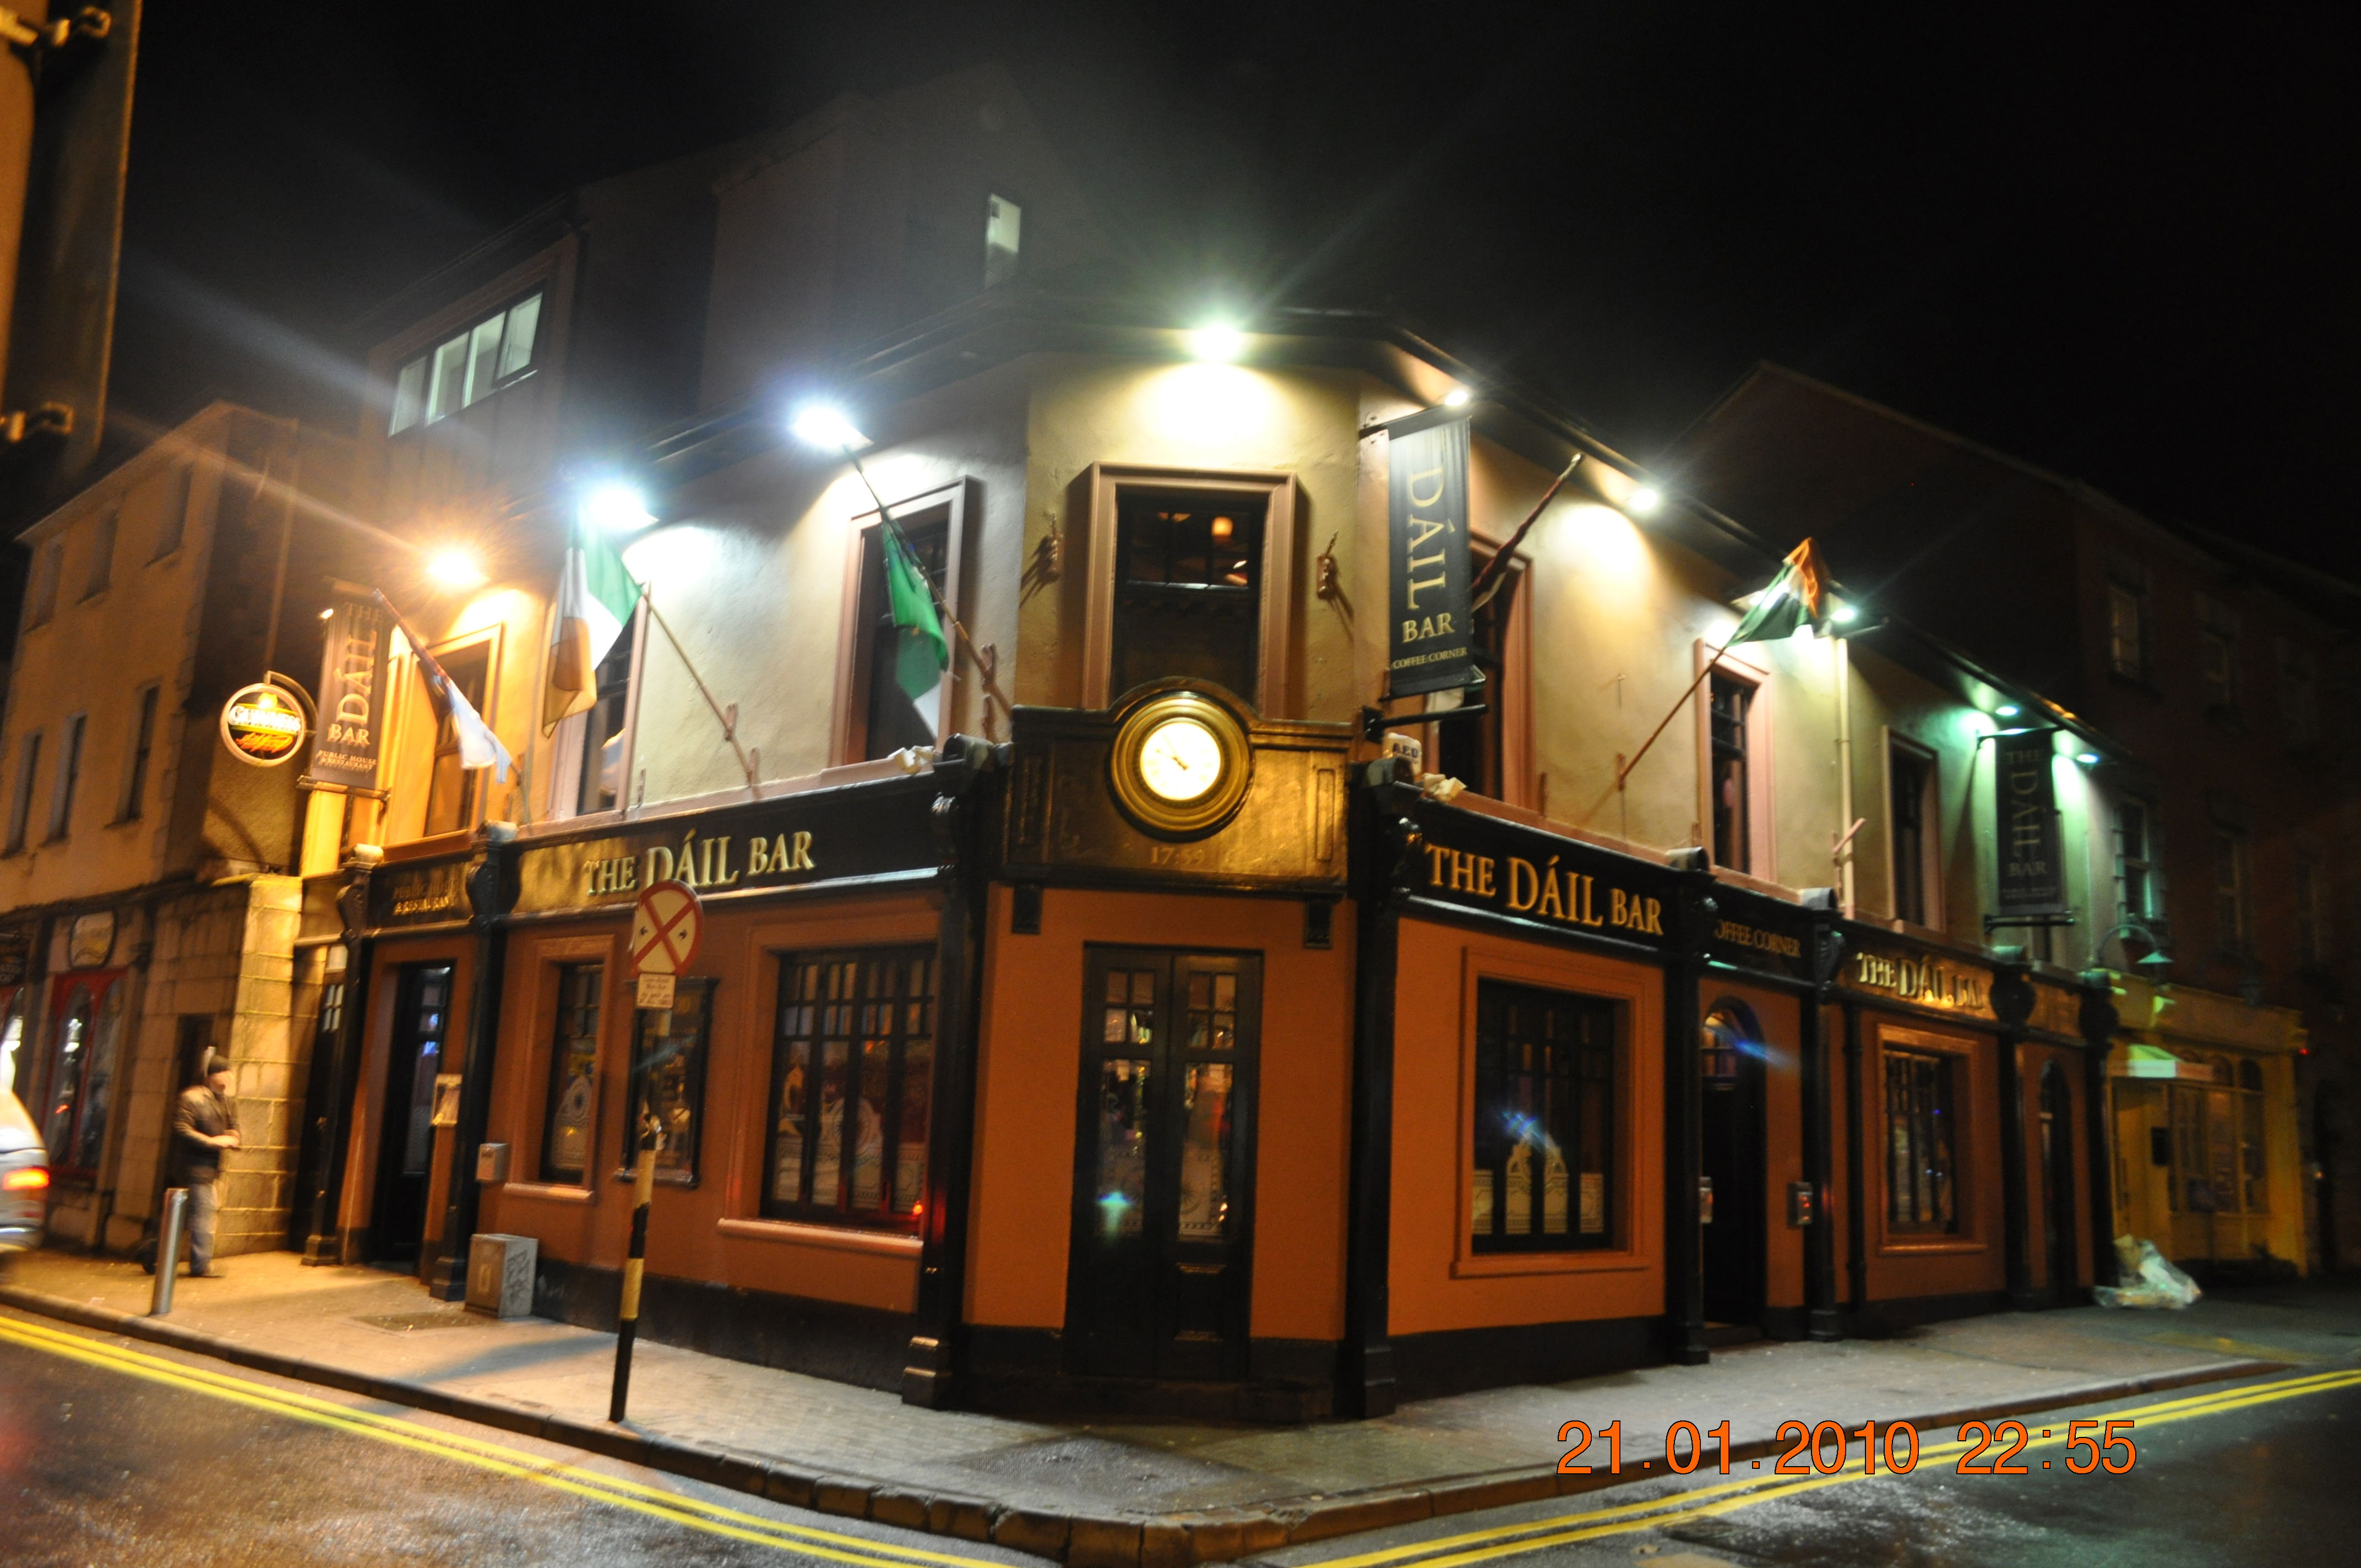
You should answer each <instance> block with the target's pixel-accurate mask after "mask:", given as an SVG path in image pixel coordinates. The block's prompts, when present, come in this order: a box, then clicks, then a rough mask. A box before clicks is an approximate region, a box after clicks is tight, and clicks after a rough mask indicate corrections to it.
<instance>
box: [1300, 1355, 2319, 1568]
mask: <svg viewBox="0 0 2361 1568" xmlns="http://www.w3.org/2000/svg"><path fill="white" fill-rule="evenodd" d="M2127 1415H2128V1416H2131V1417H2133V1418H2134V1425H2133V1427H2132V1428H2131V1429H2130V1431H2129V1435H2130V1437H2131V1440H2132V1442H2133V1443H2134V1444H2135V1445H2136V1458H2133V1459H2132V1460H2131V1461H2130V1464H2129V1466H2128V1469H2127V1470H2125V1473H2124V1474H2121V1475H2110V1474H2108V1473H2107V1472H2106V1471H2105V1470H2104V1469H2094V1470H2093V1471H2092V1473H2091V1474H2088V1475H2077V1474H2075V1473H2074V1472H2073V1471H2071V1470H2070V1469H2069V1468H2067V1458H2068V1456H2067V1451H2066V1449H2065V1447H2064V1443H2065V1440H2066V1438H2067V1437H2068V1435H2069V1433H2070V1430H2071V1429H2070V1427H2069V1425H2068V1423H2069V1422H2072V1421H2077V1420H2097V1421H2100V1422H2104V1421H2106V1420H2109V1419H2114V1420H2122V1419H2124V1418H2125V1416H2127ZM2022 1420H2024V1421H2025V1423H2026V1426H2027V1427H2028V1428H2029V1429H2030V1431H2028V1433H2027V1442H2026V1446H2025V1448H2024V1450H2023V1451H2022V1452H2021V1453H2016V1454H2015V1458H2014V1463H2016V1464H2023V1465H2024V1466H2025V1467H2026V1475H2022V1476H2017V1475H1960V1474H1959V1473H1958V1468H1957V1467H1958V1465H1959V1464H1960V1460H1961V1458H1962V1457H1969V1458H1970V1459H1971V1462H1972V1463H1974V1464H1980V1465H1982V1464H1993V1463H1994V1455H1995V1453H1996V1450H1995V1449H1993V1448H1986V1449H1985V1450H1984V1451H1983V1452H1982V1453H1981V1454H1974V1455H1963V1454H1962V1453H1960V1451H1959V1450H1960V1445H1959V1444H1958V1443H1957V1442H1956V1441H1955V1439H1956V1437H1957V1431H1956V1429H1951V1430H1946V1431H1930V1432H1928V1433H1927V1436H1926V1443H1927V1452H1926V1455H1925V1457H1924V1458H1923V1460H1922V1461H1921V1462H1920V1463H1919V1464H1918V1465H1917V1467H1916V1468H1915V1469H1913V1470H1912V1471H1911V1472H1910V1473H1909V1474H1908V1475H1890V1474H1886V1473H1883V1466H1882V1465H1881V1474H1879V1475H1876V1476H1874V1477H1870V1476H1866V1475H1862V1474H1861V1464H1860V1459H1859V1455H1860V1440H1859V1439H1858V1438H1857V1437H1856V1438H1854V1439H1852V1440H1851V1444H1850V1447H1851V1459H1852V1463H1851V1464H1850V1467H1849V1468H1848V1469H1847V1470H1846V1471H1845V1472H1843V1473H1842V1474H1840V1475H1817V1474H1814V1475H1805V1476H1794V1477H1785V1478H1782V1477H1777V1476H1775V1475H1773V1476H1770V1477H1767V1478H1766V1477H1765V1476H1763V1475H1758V1474H1757V1473H1756V1472H1755V1471H1753V1470H1752V1468H1751V1464H1752V1462H1751V1461H1748V1460H1744V1459H1741V1460H1738V1461H1736V1462H1735V1463H1734V1464H1733V1465H1732V1467H1731V1474H1730V1477H1728V1478H1727V1479H1725V1478H1724V1477H1723V1476H1721V1475H1719V1474H1718V1473H1717V1466H1716V1463H1715V1455H1714V1453H1713V1451H1712V1449H1711V1447H1710V1445H1708V1451H1707V1457H1706V1459H1705V1461H1704V1463H1703V1464H1699V1465H1698V1466H1697V1473H1696V1474H1695V1475H1691V1476H1689V1477H1687V1478H1686V1480H1685V1481H1682V1482H1679V1483H1677V1484H1667V1483H1666V1482H1665V1481H1663V1480H1656V1481H1643V1482H1641V1483H1639V1484H1637V1485H1625V1486H1618V1487H1615V1488H1612V1489H1610V1490H1607V1491H1600V1492H1593V1493H1588V1494H1586V1495H1582V1496H1577V1497H1561V1498H1559V1499H1557V1500H1556V1501H1554V1502H1549V1503H1534V1504H1526V1505H1522V1506H1521V1507H1518V1508H1501V1509H1496V1510H1493V1511H1491V1512H1489V1513H1484V1514H1462V1515H1458V1516H1456V1517H1455V1518H1451V1519H1432V1520H1428V1521H1426V1522H1424V1523H1422V1524H1419V1525H1412V1526H1405V1527H1403V1528H1401V1529H1399V1530H1385V1531H1379V1532H1373V1533H1371V1534H1367V1535H1361V1536H1355V1537H1352V1538H1350V1539H1348V1540H1345V1541H1323V1542H1321V1543H1319V1544H1317V1545H1312V1546H1303V1547H1294V1548H1290V1549H1289V1550H1287V1551H1285V1552H1275V1553H1270V1554H1268V1555H1267V1556H1265V1557H1264V1558H1262V1559H1260V1560H1259V1561H1260V1562H1262V1563H1266V1564H1275V1565H1284V1568H1466V1565H1467V1564H1472V1563H1499V1564H1503V1565H1504V1568H1609V1565H1610V1564H1611V1565H1612V1568H1719V1565H1720V1564H1724V1563H1736V1564H1743V1565H1746V1568H1755V1565H1758V1564H1762V1565H1768V1564H1777V1565H1780V1568H1788V1565H1796V1568H1801V1565H1805V1564H1809V1565H1812V1568H1819V1565H1822V1564H1826V1565H1829V1568H1852V1565H1860V1568H1984V1565H1987V1564H1989V1565H1991V1568H2004V1565H2005V1568H2175V1565H2179V1564H2191V1565H2196V1564H2203V1565H2205V1568H2219V1565H2221V1564H2225V1563H2234V1564H2246V1563H2255V1564H2268V1565H2269V1568H2309V1565H2311V1564H2314V1563H2318V1564H2330V1563H2334V1564H2337V1565H2339V1568H2349V1565H2350V1564H2352V1563H2356V1562H2361V1448H2356V1444H2361V1372H2356V1371H2355V1370H2353V1369H2351V1368H2349V1367H2347V1368H2342V1369H2338V1368H2320V1367H2312V1368H2306V1369H2303V1371H2302V1372H2301V1373H2296V1374H2288V1375H2283V1376H2278V1377H2274V1378H2270V1379H2263V1380H2249V1381H2246V1382H2241V1383H2236V1384H2219V1385H2201V1386H2199V1387H2194V1388H2185V1389H2180V1390H2176V1391H2174V1392H2172V1393H2169V1394H2155V1395H2147V1396H2143V1397H2141V1398H2134V1399H2118V1400H2114V1401H2111V1402H2109V1403H2107V1404H2105V1405H2094V1406H2091V1407H2088V1408H2086V1409H2074V1410H2056V1411H2049V1412H2046V1413H2043V1414H2040V1415H2035V1416H2027V1417H2024V1418H2022ZM1993 1425H1994V1426H1997V1425H1999V1423H1998V1422H1994V1423H1993ZM2044 1431H2048V1432H2051V1433H2052V1434H2054V1435H2053V1437H2052V1439H2050V1440H2049V1441H2047V1442H2045V1441H2044V1440H2043V1439H2042V1436H2041V1434H2042V1433H2043V1432H2044ZM2094 1435H2096V1436H2102V1437H2103V1436H2105V1435H2106V1433H2105V1432H2104V1431H2103V1428H2101V1429H2099V1430H2098V1431H2096V1432H2095V1433H2094ZM2013 1438H2014V1434H2008V1435H2007V1437H2006V1438H2005V1439H2004V1441H2013ZM1880 1441H1881V1443H1882V1442H1883V1436H1882V1434H1881V1440H1880ZM1594 1452H1598V1453H1602V1454H1603V1449H1602V1450H1599V1451H1594ZM1902 1452H1903V1453H1905V1455H1906V1453H1907V1446H1906V1444H1905V1445H1904V1448H1903V1450H1902ZM1824 1454H1825V1458H1826V1460H1827V1461H1828V1463H1829V1464H1834V1461H1835V1458H1836V1455H1835V1452H1834V1447H1833V1442H1831V1444H1830V1446H1829V1448H1828V1449H1827V1450H1825V1451H1824ZM1586 1457H1587V1456H1586ZM1642 1457H1647V1458H1651V1459H1653V1461H1654V1467H1655V1469H1656V1470H1657V1471H1658V1472H1661V1470H1662V1468H1663V1462H1662V1460H1661V1458H1659V1457H1656V1456H1653V1455H1641V1454H1637V1453H1634V1454H1631V1455H1630V1456H1629V1463H1628V1464H1627V1465H1626V1467H1625V1473H1626V1474H1629V1473H1630V1471H1631V1469H1632V1468H1633V1467H1635V1466H1636V1464H1637V1463H1638V1461H1639V1460H1640V1459H1641V1458H1642ZM2105 1457H2106V1458H2107V1459H2108V1460H2111V1461H2112V1462H2114V1463H2115V1464H2123V1463H2124V1462H2125V1451H2124V1450H2123V1449H2121V1448H2117V1449H2115V1450H2114V1451H2112V1452H2111V1453H2108V1454H2107V1455H2106V1456H2105ZM2045 1461H2047V1462H2048V1468H2047V1469H2044V1468H2043V1464H2044V1462H2045ZM2001 1462H2002V1463H2008V1462H2009V1461H2005V1460H2004V1461H2001ZM2073 1462H2074V1463H2075V1464H2092V1463H2093V1455H2092V1454H2091V1453H2088V1452H2086V1451H2083V1450H2080V1449H2078V1450H2077V1451H2076V1452H2075V1453H2074V1454H2073ZM1776 1463H1777V1461H1776V1459H1775V1458H1774V1459H1772V1460H1766V1461H1764V1462H1763V1470H1764V1471H1770V1470H1771V1469H1772V1467H1773V1465H1774V1464H1776ZM1795 1464H1798V1465H1802V1464H1806V1460H1805V1458H1804V1456H1803V1455H1802V1454H1800V1453H1799V1454H1798V1455H1797V1457H1796V1459H1795Z"/></svg>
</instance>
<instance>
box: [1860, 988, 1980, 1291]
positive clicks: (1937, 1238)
mask: <svg viewBox="0 0 2361 1568" xmlns="http://www.w3.org/2000/svg"><path fill="white" fill-rule="evenodd" d="M1877 1036H1878V1037H1877V1048H1876V1050H1875V1051H1874V1052H1873V1053H1872V1057H1873V1059H1874V1061H1875V1064H1876V1066H1875V1069H1874V1070H1875V1075H1876V1076H1875V1082H1874V1083H1873V1084H1872V1086H1871V1088H1872V1097H1870V1098H1869V1102H1868V1105H1869V1107H1872V1108H1873V1109H1868V1114H1867V1115H1866V1116H1865V1117H1864V1120H1865V1121H1866V1120H1868V1119H1869V1117H1872V1116H1873V1117H1874V1118H1875V1121H1874V1125H1875V1126H1877V1127H1878V1129H1879V1130H1880V1134H1881V1137H1882V1152H1883V1157H1882V1158H1881V1159H1879V1160H1878V1161H1877V1162H1876V1165H1877V1172H1878V1175H1877V1196H1876V1210H1877V1224H1878V1236H1879V1250H1880V1251H1881V1252H1888V1253H1895V1252H1902V1253H1907V1252H1951V1251H1971V1250H1976V1249H1979V1248H1981V1247H1982V1245H1983V1243H1982V1225H1981V1214H1980V1212H1979V1203H1978V1190H1977V1187H1976V1163H1977V1162H1976V1155H1977V1149H1976V1144H1975V1140H1976V1137H1977V1135H1978V1132H1979V1128H1978V1124H1977V1119H1976V1116H1975V1106H1976V1105H1977V1103H1978V1102H1979V1096H1980V1094H1981V1093H1982V1089H1983V1085H1982V1074H1981V1072H1980V1071H1979V1070H1978V1063H1977V1059H1976V1057H1975V1054H1974V1052H1973V1051H1972V1050H1971V1049H1970V1048H1969V1047H1966V1046H1965V1045H1964V1044H1962V1043H1961V1042H1960V1041H1957V1040H1954V1039H1951V1038H1949V1037H1948V1036H1938V1035H1930V1034H1926V1033H1923V1032H1920V1031H1917V1030H1912V1029H1897V1028H1884V1027H1881V1028H1880V1029H1879V1030H1878V1031H1877ZM1896 1056H1900V1057H1904V1058H1911V1059H1914V1060H1916V1059H1932V1060H1936V1061H1938V1062H1939V1063H1940V1064H1941V1065H1942V1068H1943V1071H1944V1076H1945V1078H1946V1080H1947V1082H1948V1089H1949V1102H1950V1103H1949V1111H1948V1114H1949V1116H1950V1118H1951V1143H1950V1150H1949V1153H1950V1168H1949V1189H1950V1199H1951V1218H1950V1222H1949V1225H1948V1226H1946V1227H1942V1228H1933V1227H1929V1228H1919V1227H1916V1226H1910V1225H1902V1224H1897V1223H1895V1222H1894V1190H1893V1181H1894V1143H1893V1137H1894V1126H1893V1115H1894V1112H1893V1100H1892V1087H1891V1081H1890V1075H1889V1072H1888V1070H1887V1069H1888V1065H1889V1063H1890V1061H1891V1060H1892V1059H1893V1058H1894V1057H1896Z"/></svg>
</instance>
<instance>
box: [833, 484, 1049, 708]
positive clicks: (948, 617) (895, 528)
mask: <svg viewBox="0 0 2361 1568" xmlns="http://www.w3.org/2000/svg"><path fill="white" fill-rule="evenodd" d="M837 449H838V450H839V451H840V452H842V453H843V454H844V460H845V461H846V462H847V463H850V464H851V465H852V471H853V472H854V473H855V474H857V475H859V476H860V477H861V488H862V489H864V490H867V491H868V492H869V499H871V500H873V501H874V502H876V503H877V517H878V521H879V522H880V523H882V524H883V525H884V528H885V530H886V531H887V532H890V533H892V534H893V536H894V541H895V543H897V544H899V545H900V546H901V547H902V549H903V551H904V553H905V554H907V555H908V556H909V557H910V564H911V565H917V561H918V553H917V551H915V550H912V549H911V548H910V540H909V536H908V535H907V534H905V533H904V532H902V525H901V524H900V523H898V522H896V521H894V513H893V511H892V510H891V509H889V508H888V507H887V506H886V505H885V498H884V496H881V495H879V494H878V493H877V487H876V485H875V484H874V483H873V482H872V481H871V479H870V477H869V470H868V469H866V468H864V467H862V466H861V457H860V455H859V454H857V453H855V452H854V451H853V450H852V448H851V446H849V445H845V444H842V443H840V444H838V448H837ZM918 580H919V581H920V582H922V583H924V584H926V585H927V597H928V598H931V599H933V600H934V601H935V613H937V614H938V615H939V616H941V617H942V618H943V620H945V621H947V622H949V623H950V629H951V631H952V633H953V634H954V636H955V637H956V638H957V640H958V642H959V644H960V646H961V647H962V648H964V649H965V650H966V651H967V659H968V663H971V664H973V665H974V666H975V673H976V677H977V678H978V679H979V680H981V681H982V682H983V689H984V694H985V695H986V696H989V697H992V698H994V699H996V700H997V701H998V702H999V704H1000V710H1001V711H1002V712H1003V713H1006V714H1010V715H1012V716H1013V715H1014V714H1015V712H1016V709H1015V708H1014V707H1011V706H1010V704H1009V701H1008V697H1007V695H1006V694H1005V693H1004V692H1002V691H1001V689H1000V683H999V682H998V681H997V680H995V679H994V676H993V673H992V670H991V668H990V667H989V666H987V665H986V664H985V663H984V662H983V654H982V653H980V652H977V651H976V646H975V639H974V638H973V637H971V636H969V635H968V630H967V628H966V627H964V626H962V625H961V624H960V618H959V613H958V612H957V611H956V610H954V609H951V607H950V601H948V600H946V599H945V598H943V591H942V590H941V589H940V588H939V587H935V580H934V578H932V577H930V576H928V575H927V574H926V572H925V570H924V569H923V568H922V569H921V570H920V571H919V573H918ZM986 717H987V718H988V717H989V711H988V710H987V714H986ZM986 733H987V734H988V733H989V731H987V732H986Z"/></svg>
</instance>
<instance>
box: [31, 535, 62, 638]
mask: <svg viewBox="0 0 2361 1568" xmlns="http://www.w3.org/2000/svg"><path fill="white" fill-rule="evenodd" d="M65 567H66V543H65V541H64V540H62V539H51V540H48V541H46V542H44V543H42V544H41V546H40V547H39V548H38V549H37V550H35V551H34V552H33V578H32V582H31V584H30V586H28V587H27V588H26V590H25V630H27V631H30V630H32V629H33V628H35V627H37V626H47V625H48V624H49V621H50V620H51V619H52V618H54V617H55V616H56V615H57V613H58V579H59V578H60V576H64V575H65Z"/></svg>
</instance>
